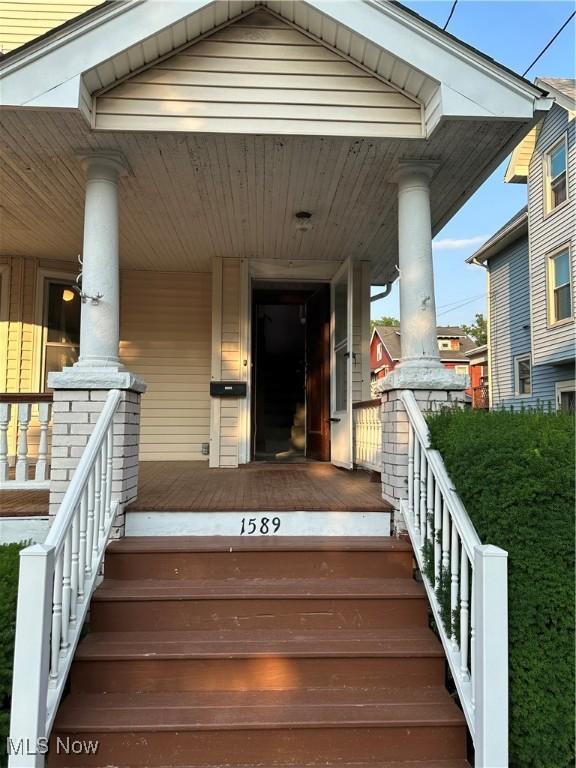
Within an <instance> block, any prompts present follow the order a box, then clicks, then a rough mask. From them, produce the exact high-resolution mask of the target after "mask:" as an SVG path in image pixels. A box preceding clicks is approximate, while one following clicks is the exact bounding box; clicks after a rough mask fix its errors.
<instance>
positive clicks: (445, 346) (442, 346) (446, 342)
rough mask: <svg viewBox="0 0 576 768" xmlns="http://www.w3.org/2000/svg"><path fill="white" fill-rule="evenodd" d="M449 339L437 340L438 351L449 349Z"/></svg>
mask: <svg viewBox="0 0 576 768" xmlns="http://www.w3.org/2000/svg"><path fill="white" fill-rule="evenodd" d="M451 348H452V345H451V344H450V339H438V349H451Z"/></svg>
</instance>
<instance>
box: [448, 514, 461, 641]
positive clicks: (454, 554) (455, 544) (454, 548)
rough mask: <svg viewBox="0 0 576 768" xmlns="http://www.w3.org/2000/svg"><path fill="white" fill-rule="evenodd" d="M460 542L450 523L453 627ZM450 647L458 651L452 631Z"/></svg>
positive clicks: (452, 623)
mask: <svg viewBox="0 0 576 768" xmlns="http://www.w3.org/2000/svg"><path fill="white" fill-rule="evenodd" d="M459 545H460V540H459V538H458V531H457V530H456V526H455V525H454V523H452V541H451V544H450V623H451V625H452V626H453V625H454V621H453V618H454V615H455V614H454V612H455V611H456V610H457V609H458V587H459V580H460V579H459V573H458V570H459V566H460V558H459V555H460V546H459ZM452 647H453V648H454V649H455V650H457V649H458V640H457V639H456V633H455V632H454V631H452Z"/></svg>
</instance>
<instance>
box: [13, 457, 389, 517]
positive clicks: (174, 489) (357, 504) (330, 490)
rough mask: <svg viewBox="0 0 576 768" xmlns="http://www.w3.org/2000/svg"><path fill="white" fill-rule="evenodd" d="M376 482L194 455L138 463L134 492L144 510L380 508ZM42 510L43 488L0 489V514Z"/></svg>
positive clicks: (319, 466)
mask: <svg viewBox="0 0 576 768" xmlns="http://www.w3.org/2000/svg"><path fill="white" fill-rule="evenodd" d="M380 487H381V486H380V483H374V482H370V477H369V474H368V473H367V472H362V471H356V472H348V471H346V470H341V469H337V468H336V467H333V466H332V465H331V464H326V463H302V464H268V463H265V462H259V463H254V464H248V465H245V466H242V467H240V468H238V469H209V468H208V465H207V464H206V463H205V462H200V461H146V462H142V463H141V464H140V481H139V492H138V498H137V499H136V501H134V502H133V503H132V504H130V505H129V507H128V509H129V510H130V511H145V512H291V511H302V510H304V511H309V512H316V511H318V512H386V511H389V510H390V507H389V505H388V504H386V502H384V501H383V500H382V498H381V491H380ZM47 514H48V492H47V491H8V490H3V491H0V517H26V516H43V515H47Z"/></svg>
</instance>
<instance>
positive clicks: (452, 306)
mask: <svg viewBox="0 0 576 768" xmlns="http://www.w3.org/2000/svg"><path fill="white" fill-rule="evenodd" d="M403 4H404V5H406V6H408V7H409V8H411V9H412V10H414V11H416V12H417V13H419V14H421V15H422V16H424V17H426V18H427V19H430V21H433V22H434V23H435V24H438V25H439V26H441V27H442V26H444V24H445V23H446V19H447V18H448V14H449V13H450V8H451V7H452V1H451V0H418V1H415V0H414V1H413V0H405V1H404V2H403ZM573 10H574V3H573V2H572V1H571V0H535V1H534V2H531V1H530V0H459V2H458V5H457V6H456V10H455V12H454V15H453V16H452V19H451V21H450V24H449V26H448V31H449V32H451V33H452V34H453V35H456V37H458V38H460V39H461V40H463V41H464V42H466V43H469V44H470V45H473V46H474V47H475V48H478V49H480V50H481V51H482V52H483V53H486V54H487V55H488V56H491V57H492V58H493V59H495V60H496V61H498V62H500V63H501V64H504V65H506V66H507V67H509V68H510V69H513V70H514V71H515V72H518V73H519V74H521V73H522V72H524V70H525V69H526V68H527V67H528V66H529V65H530V63H531V62H532V61H533V60H534V59H535V58H536V56H537V55H538V54H539V53H540V51H541V50H542V49H543V48H544V46H545V45H546V44H547V43H548V42H549V40H550V39H551V38H552V36H553V35H554V34H555V33H556V32H557V31H558V29H559V28H560V27H561V26H562V24H563V23H564V22H565V21H566V19H567V18H568V17H569V16H570V14H571V12H572V11H573ZM574 21H575V19H572V21H571V22H570V24H569V25H568V26H567V27H566V28H565V29H564V31H563V32H562V33H561V34H560V36H559V37H558V38H557V39H556V41H555V42H554V43H553V44H552V46H551V47H550V48H549V49H548V51H547V52H546V53H545V54H544V56H542V58H541V59H540V60H539V61H538V63H537V64H536V65H535V66H534V67H533V68H532V69H531V70H530V71H529V72H528V74H527V75H526V77H527V78H528V79H530V80H532V81H533V80H534V79H535V78H536V77H545V76H547V75H548V76H550V77H574V76H575V73H574V60H575V44H574V39H575V24H574ZM506 165H507V162H505V163H503V164H502V165H501V166H500V167H499V168H498V169H497V170H496V171H495V172H494V173H493V174H492V176H491V177H490V178H489V179H488V180H487V181H486V182H485V183H484V184H483V185H482V187H480V189H479V190H478V191H477V192H476V193H475V194H474V195H473V197H472V198H471V199H470V200H469V201H468V202H467V203H466V204H465V205H464V206H463V207H462V208H461V209H460V211H459V212H458V213H457V214H456V215H455V216H454V217H453V219H452V220H451V221H450V222H449V223H448V224H447V225H446V226H445V227H444V229H443V230H442V231H441V232H440V233H438V235H437V236H436V238H435V240H434V270H435V280H436V307H437V312H438V324H439V325H459V324H461V323H471V322H473V320H474V315H475V314H476V313H477V312H482V313H484V314H486V275H485V271H484V270H483V269H482V268H480V267H473V266H470V265H468V264H466V263H465V259H466V258H467V257H468V256H470V255H471V254H472V253H474V251H475V250H476V249H477V248H478V247H479V246H480V245H481V244H482V243H483V242H484V241H485V240H486V239H487V238H488V237H490V235H492V234H493V233H494V232H495V231H496V230H497V229H499V228H500V227H501V226H502V224H504V223H505V222H506V221H507V220H508V219H510V218H511V217H512V216H513V215H514V214H515V213H516V211H518V210H519V209H520V208H521V207H522V206H523V205H525V204H526V186H525V185H523V184H505V183H504V172H505V170H506ZM375 292H376V291H374V293H375ZM382 315H391V316H393V317H399V316H400V310H399V305H398V281H396V282H395V283H394V287H393V289H392V293H391V294H390V296H389V297H387V298H386V299H383V300H381V301H377V302H374V304H372V317H381V316H382Z"/></svg>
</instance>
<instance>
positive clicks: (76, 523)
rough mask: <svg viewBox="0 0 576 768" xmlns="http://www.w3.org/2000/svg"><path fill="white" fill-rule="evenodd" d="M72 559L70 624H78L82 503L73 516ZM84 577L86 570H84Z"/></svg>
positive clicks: (73, 625)
mask: <svg viewBox="0 0 576 768" xmlns="http://www.w3.org/2000/svg"><path fill="white" fill-rule="evenodd" d="M71 543H72V559H71V562H70V626H71V627H75V626H76V612H77V609H78V592H79V589H80V505H78V507H77V508H76V510H75V511H74V517H73V518H72V540H71ZM82 577H84V572H83V571H82Z"/></svg>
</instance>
